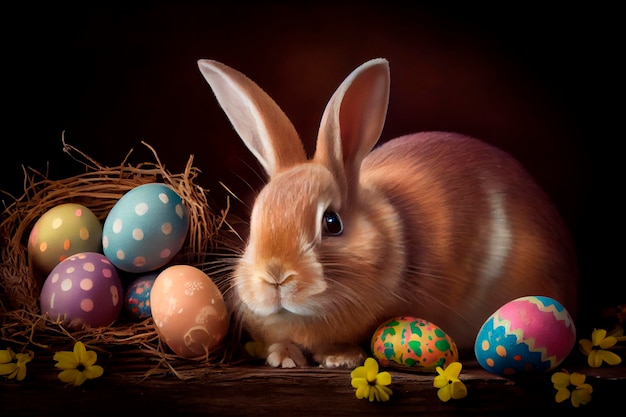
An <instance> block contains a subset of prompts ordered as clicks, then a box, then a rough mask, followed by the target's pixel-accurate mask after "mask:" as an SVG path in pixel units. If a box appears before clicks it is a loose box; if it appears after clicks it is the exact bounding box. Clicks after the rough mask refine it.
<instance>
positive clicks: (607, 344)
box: [599, 336, 617, 349]
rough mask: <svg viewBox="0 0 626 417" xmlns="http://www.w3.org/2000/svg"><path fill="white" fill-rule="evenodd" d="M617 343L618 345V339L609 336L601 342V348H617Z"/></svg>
mask: <svg viewBox="0 0 626 417" xmlns="http://www.w3.org/2000/svg"><path fill="white" fill-rule="evenodd" d="M616 343H617V338H615V337H613V336H607V337H605V338H604V339H602V340H601V341H600V344H599V346H600V347H601V348H602V349H608V348H611V347H613V346H615V344H616Z"/></svg>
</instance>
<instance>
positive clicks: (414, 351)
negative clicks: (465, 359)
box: [371, 317, 459, 370]
mask: <svg viewBox="0 0 626 417" xmlns="http://www.w3.org/2000/svg"><path fill="white" fill-rule="evenodd" d="M371 349H372V354H373V355H374V357H375V358H376V359H377V360H378V362H379V363H380V364H381V365H383V366H389V365H399V366H408V367H422V368H425V369H428V370H430V369H434V368H435V367H437V366H441V367H443V368H445V367H446V366H447V365H448V364H450V363H451V362H455V361H458V358H459V354H458V349H457V346H456V344H455V343H454V341H453V340H452V338H450V336H448V335H447V334H446V333H445V332H444V331H443V330H442V329H441V328H439V327H438V326H437V325H435V324H433V323H431V322H429V321H427V320H424V319H421V318H417V317H397V318H394V319H391V320H389V321H387V322H386V323H384V324H383V325H381V326H380V327H378V329H377V330H376V332H374V336H373V337H372V342H371Z"/></svg>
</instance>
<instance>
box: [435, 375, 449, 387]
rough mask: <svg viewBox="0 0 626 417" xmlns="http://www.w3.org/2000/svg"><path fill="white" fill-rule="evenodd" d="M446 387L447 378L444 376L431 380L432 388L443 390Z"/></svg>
mask: <svg viewBox="0 0 626 417" xmlns="http://www.w3.org/2000/svg"><path fill="white" fill-rule="evenodd" d="M446 385H448V378H447V377H446V376H445V375H437V376H436V377H435V379H434V380H433V387H435V388H443V387H445V386H446Z"/></svg>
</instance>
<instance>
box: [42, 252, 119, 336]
mask: <svg viewBox="0 0 626 417" xmlns="http://www.w3.org/2000/svg"><path fill="white" fill-rule="evenodd" d="M122 294H123V287H122V282H121V280H120V278H119V275H118V272H117V270H116V269H115V267H114V266H113V265H112V264H111V262H109V260H108V259H107V258H106V257H105V256H104V255H102V254H101V253H97V252H83V253H78V254H75V255H72V256H70V257H69V258H67V259H65V260H64V261H62V262H60V263H59V264H58V265H57V266H56V267H54V269H53V270H52V271H51V272H50V275H48V277H47V278H46V280H45V281H44V284H43V287H42V289H41V294H40V307H41V312H42V313H43V314H45V313H48V315H49V316H50V318H51V319H53V320H56V319H60V320H61V321H63V322H65V323H67V324H68V325H69V326H70V327H73V328H80V327H82V326H83V325H87V326H91V327H99V326H107V325H110V324H112V323H113V322H114V321H115V320H116V319H117V318H118V316H119V314H120V312H121V310H122V299H121V297H122Z"/></svg>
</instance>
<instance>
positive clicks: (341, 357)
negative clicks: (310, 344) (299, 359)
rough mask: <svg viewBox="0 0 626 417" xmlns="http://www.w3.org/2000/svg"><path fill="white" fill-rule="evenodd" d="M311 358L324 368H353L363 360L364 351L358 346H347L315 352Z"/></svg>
mask: <svg viewBox="0 0 626 417" xmlns="http://www.w3.org/2000/svg"><path fill="white" fill-rule="evenodd" d="M313 359H314V360H315V362H317V363H319V364H320V366H321V367H324V368H355V367H357V366H359V365H362V364H363V361H365V352H364V351H363V349H361V348H360V347H358V346H348V347H345V348H344V349H342V350H339V351H333V352H332V353H330V352H326V353H317V354H315V355H314V356H313Z"/></svg>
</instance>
